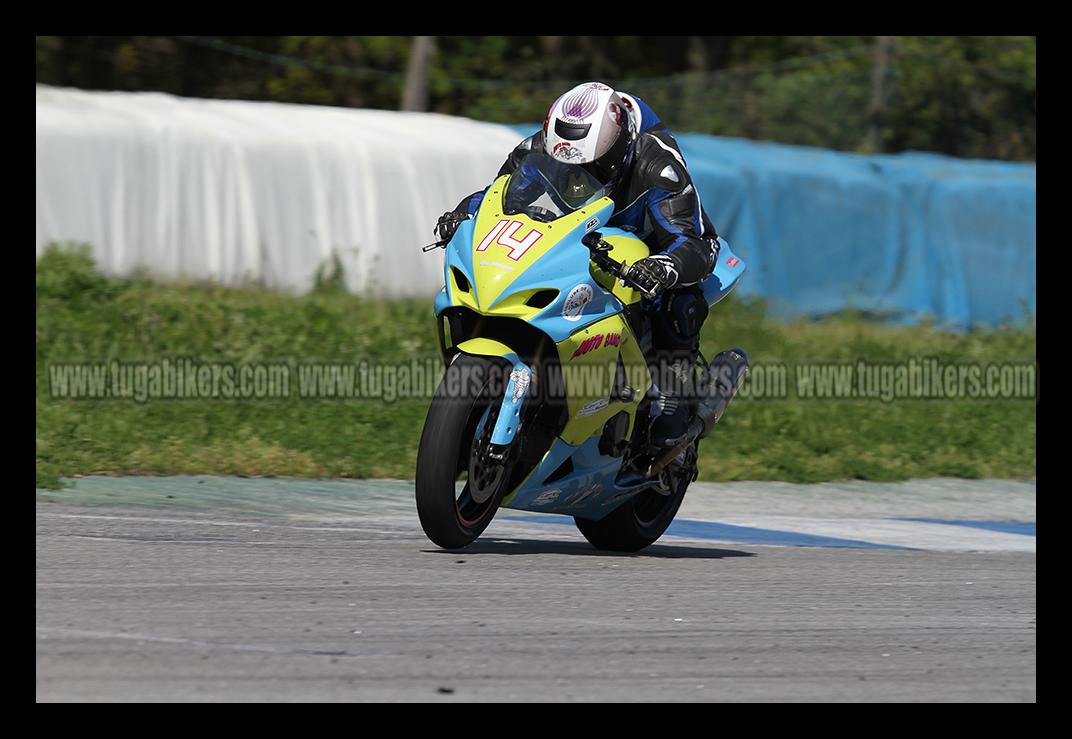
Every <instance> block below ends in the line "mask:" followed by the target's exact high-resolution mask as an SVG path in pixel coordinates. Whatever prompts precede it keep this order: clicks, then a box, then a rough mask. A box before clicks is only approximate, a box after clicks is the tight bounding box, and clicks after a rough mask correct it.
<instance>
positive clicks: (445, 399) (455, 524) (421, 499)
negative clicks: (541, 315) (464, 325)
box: [415, 354, 510, 549]
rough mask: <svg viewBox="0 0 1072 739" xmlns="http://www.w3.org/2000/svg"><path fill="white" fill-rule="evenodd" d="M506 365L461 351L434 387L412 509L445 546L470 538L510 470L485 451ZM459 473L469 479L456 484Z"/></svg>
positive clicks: (489, 513) (485, 520)
mask: <svg viewBox="0 0 1072 739" xmlns="http://www.w3.org/2000/svg"><path fill="white" fill-rule="evenodd" d="M508 376H509V371H508V369H507V368H506V367H505V366H504V365H503V364H502V363H500V362H496V361H493V360H491V359H489V358H487V357H475V356H471V355H468V354H463V355H461V356H459V357H458V358H457V360H455V361H454V363H453V364H451V365H450V367H448V368H447V371H446V373H445V374H444V376H443V381H442V382H441V383H440V384H439V387H438V388H437V389H436V393H435V396H434V397H433V398H432V405H431V407H430V408H429V410H428V418H427V420H426V421H425V423H424V432H423V433H422V434H421V444H420V448H419V449H418V451H417V474H416V480H415V483H416V486H415V487H416V496H417V515H418V517H419V518H420V521H421V527H422V528H423V529H424V533H425V534H426V535H427V536H428V538H429V539H431V540H432V542H434V543H435V544H437V545H438V546H441V547H443V548H444V549H460V548H462V547H465V546H468V545H469V544H471V543H473V542H474V541H475V540H476V539H477V537H479V536H480V535H481V534H482V533H483V532H484V529H486V528H487V527H488V524H489V523H491V519H492V518H494V516H495V510H496V509H497V508H498V507H499V504H500V503H501V502H502V499H503V495H504V494H505V492H506V483H507V480H508V479H509V478H510V474H509V473H510V471H509V470H508V469H506V468H504V467H502V466H501V465H500V464H497V463H496V462H495V461H494V460H491V459H489V458H488V457H487V456H486V455H485V454H484V452H485V451H486V448H487V442H488V439H490V434H491V430H492V429H493V428H494V426H495V419H496V417H497V415H498V411H499V407H500V403H501V402H502V397H503V396H502V394H503V392H504V391H505V389H506V381H507V378H508ZM463 473H467V475H468V479H467V480H466V482H465V483H464V486H462V487H461V489H460V490H459V489H458V488H459V484H458V483H459V480H460V478H461V477H462V475H463Z"/></svg>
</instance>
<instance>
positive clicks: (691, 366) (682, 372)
mask: <svg viewBox="0 0 1072 739" xmlns="http://www.w3.org/2000/svg"><path fill="white" fill-rule="evenodd" d="M707 313H708V307H707V301H706V300H705V299H704V295H703V289H702V288H701V287H700V286H699V285H693V286H690V287H684V288H678V289H676V290H670V291H668V292H667V293H665V294H664V295H661V296H660V297H659V298H658V299H656V301H655V305H654V315H653V316H652V336H651V344H652V350H653V353H654V360H655V366H654V367H653V377H654V379H655V383H656V385H658V387H659V393H660V398H661V400H660V408H661V412H660V414H659V416H658V418H656V419H655V422H654V423H653V424H652V428H651V442H652V443H653V444H654V445H656V446H673V445H674V442H675V441H676V440H677V439H679V438H680V437H681V436H682V435H683V434H684V433H685V430H686V428H687V426H688V421H689V407H688V406H689V398H690V396H691V395H692V393H693V392H694V385H695V380H696V368H695V363H696V355H697V353H698V352H699V346H700V328H701V327H702V326H703V323H704V321H705V320H706V319H707Z"/></svg>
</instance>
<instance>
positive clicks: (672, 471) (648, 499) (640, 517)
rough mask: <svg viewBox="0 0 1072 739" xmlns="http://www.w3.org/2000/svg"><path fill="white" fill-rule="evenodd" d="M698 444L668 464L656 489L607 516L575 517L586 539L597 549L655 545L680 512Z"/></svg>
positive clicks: (630, 548)
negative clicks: (595, 517) (597, 517)
mask: <svg viewBox="0 0 1072 739" xmlns="http://www.w3.org/2000/svg"><path fill="white" fill-rule="evenodd" d="M695 465H696V445H695V444H693V445H692V446H690V447H689V448H688V449H686V450H685V452H684V453H683V458H682V459H678V460H675V461H674V462H671V463H670V464H668V465H667V466H666V468H665V469H664V470H663V471H662V472H661V473H660V475H659V482H658V484H657V485H656V486H654V487H653V488H649V489H647V490H644V491H642V492H639V493H637V494H636V495H634V496H633V497H632V498H630V499H629V500H627V501H625V502H624V503H622V504H621V505H620V506H618V507H617V508H616V509H615V510H614V511H612V512H611V513H610V514H608V515H607V516H605V517H603V518H601V519H599V520H598V521H593V520H592V519H590V518H574V521H575V522H576V524H577V528H578V529H580V530H581V533H582V534H584V538H585V539H587V540H588V541H589V543H590V544H591V545H592V546H594V547H595V548H597V549H604V550H607V551H612V552H636V551H639V550H641V549H643V548H644V547H647V546H649V545H651V544H654V543H655V541H656V540H658V538H659V537H660V536H662V535H663V533H664V532H665V531H666V529H667V527H669V526H670V524H671V523H672V522H673V520H674V516H676V515H677V510H678V508H680V507H681V501H682V500H683V499H684V497H685V491H686V490H687V489H688V487H689V483H690V482H691V481H692V478H693V474H694V471H695V469H696V467H695Z"/></svg>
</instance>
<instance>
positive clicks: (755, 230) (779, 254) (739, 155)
mask: <svg viewBox="0 0 1072 739" xmlns="http://www.w3.org/2000/svg"><path fill="white" fill-rule="evenodd" d="M678 140H679V142H680V145H681V148H682V150H683V152H684V154H685V157H686V159H687V161H688V163H689V168H690V170H691V171H692V174H693V178H694V180H695V182H696V187H697V189H698V190H699V192H700V194H701V197H702V198H703V201H704V205H705V208H707V209H708V211H709V214H710V216H711V219H712V222H713V223H714V224H715V226H716V228H717V229H718V230H719V232H720V233H721V234H722V235H723V236H724V237H725V238H726V239H727V241H729V243H730V244H731V246H732V247H733V248H734V251H736V252H737V253H739V254H742V255H743V256H744V258H745V260H746V262H747V264H748V273H747V275H746V279H745V280H743V281H742V283H741V286H742V287H743V288H744V290H745V291H751V292H753V293H757V294H760V295H762V296H764V297H766V298H768V299H769V300H770V301H771V305H772V308H773V310H774V311H775V312H776V313H782V314H800V313H816V314H822V313H829V312H833V311H838V310H841V309H844V308H855V309H858V310H864V311H871V312H877V313H884V314H890V315H893V316H896V317H900V318H903V319H909V320H911V319H915V318H920V317H923V316H927V315H930V316H933V317H934V318H935V319H937V320H938V321H939V322H941V323H946V324H955V325H961V326H971V325H973V324H976V323H984V324H990V325H997V324H1000V323H1003V322H1007V321H1009V322H1014V323H1015V322H1020V321H1023V320H1024V319H1025V318H1028V317H1030V318H1031V319H1034V317H1035V315H1036V306H1035V299H1036V298H1035V293H1036V290H1035V242H1036V217H1035V197H1036V196H1035V192H1036V188H1035V165H1034V164H1020V163H1010V162H997V161H979V160H958V159H953V158H951V157H945V156H939V155H935V154H925V153H918V152H909V153H904V154H897V155H857V154H845V153H839V152H832V151H824V150H821V149H811V148H806V147H796V146H784V145H779V144H769V143H760V142H754V141H745V140H740V139H727V138H720V137H714V136H701V135H680V136H678Z"/></svg>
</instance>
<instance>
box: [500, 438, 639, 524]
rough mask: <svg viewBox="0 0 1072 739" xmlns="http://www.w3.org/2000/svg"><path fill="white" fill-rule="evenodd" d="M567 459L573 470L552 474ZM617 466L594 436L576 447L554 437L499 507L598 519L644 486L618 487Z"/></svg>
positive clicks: (618, 466) (619, 464)
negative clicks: (540, 460) (563, 473)
mask: <svg viewBox="0 0 1072 739" xmlns="http://www.w3.org/2000/svg"><path fill="white" fill-rule="evenodd" d="M567 460H569V462H571V463H572V469H573V470H574V471H572V472H569V473H567V474H565V475H563V476H561V477H554V475H555V473H556V472H559V471H560V470H561V469H562V467H563V465H565V464H566V463H567ZM621 466H622V459H621V458H617V459H613V458H610V457H606V456H604V455H602V454H601V453H600V451H599V437H598V436H597V437H593V438H590V439H587V440H586V441H584V442H582V443H581V444H579V445H576V446H573V445H570V444H567V443H566V442H564V441H563V440H562V439H555V441H554V443H553V444H552V445H551V449H550V450H548V452H547V454H546V456H544V458H543V461H542V462H540V464H539V465H538V466H537V467H536V469H535V470H533V471H532V473H531V474H530V475H529V476H528V477H527V478H526V479H525V481H524V482H523V483H522V484H521V485H520V486H518V488H517V490H515V491H514V492H513V493H511V494H510V495H508V496H507V497H506V498H505V499H504V500H503V503H502V506H503V507H504V508H513V509H514V510H522V511H533V512H543V513H562V514H566V515H570V516H580V517H581V518H590V519H592V520H596V521H598V520H599V519H601V518H603V517H604V516H606V515H607V514H609V513H611V512H612V511H613V510H614V509H615V508H617V507H618V505H620V504H621V503H623V502H625V501H626V500H627V499H628V498H630V497H631V496H632V495H634V494H635V493H637V492H639V491H640V490H642V489H643V488H644V486H645V484H644V483H641V484H638V485H634V486H632V487H620V486H619V485H618V484H617V483H616V482H615V478H616V477H617V475H618V471H619V470H620V469H621ZM549 477H554V479H553V481H552V482H550V483H547V482H545V480H547V479H548V478H549Z"/></svg>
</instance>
